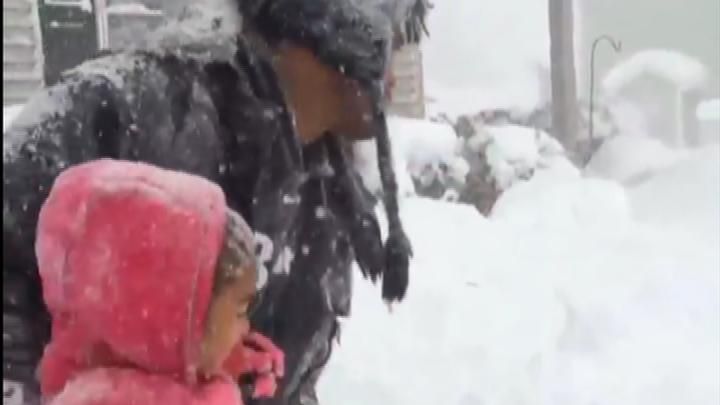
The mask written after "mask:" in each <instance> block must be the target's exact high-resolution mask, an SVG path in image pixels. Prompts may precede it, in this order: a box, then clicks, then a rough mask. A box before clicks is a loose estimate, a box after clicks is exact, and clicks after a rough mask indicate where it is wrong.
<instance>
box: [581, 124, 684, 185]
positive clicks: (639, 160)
mask: <svg viewBox="0 0 720 405" xmlns="http://www.w3.org/2000/svg"><path fill="white" fill-rule="evenodd" d="M682 156H683V152H682V151H680V150H674V149H671V148H669V147H667V146H665V144H664V143H662V142H661V141H659V140H656V139H653V138H649V137H643V136H630V135H620V136H616V137H614V138H611V139H608V140H606V141H605V142H604V143H603V144H602V146H601V147H600V148H599V149H598V150H597V151H596V152H595V154H594V155H593V157H592V159H591V160H590V162H589V163H588V164H587V166H586V167H585V174H586V175H588V176H591V177H598V178H604V179H610V180H615V181H618V182H621V183H623V182H628V181H633V180H638V179H641V178H643V177H647V176H650V175H651V174H652V173H654V172H656V171H658V170H660V169H662V168H665V167H668V166H670V165H672V164H673V163H675V162H677V160H678V159H679V158H681V157H682Z"/></svg>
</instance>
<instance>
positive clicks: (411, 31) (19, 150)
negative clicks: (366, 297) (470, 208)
mask: <svg viewBox="0 0 720 405" xmlns="http://www.w3.org/2000/svg"><path fill="white" fill-rule="evenodd" d="M226 1H230V3H228V4H224V3H221V2H218V3H217V4H214V5H213V7H209V6H208V5H207V4H205V3H200V2H197V3H198V7H195V8H192V7H191V8H188V9H187V10H186V12H185V13H183V15H182V16H181V18H180V20H179V21H177V22H171V23H169V24H167V26H165V27H163V28H161V29H160V31H159V32H158V33H157V35H156V36H154V37H153V38H150V39H149V40H148V41H147V44H146V45H145V46H144V47H143V48H142V49H137V50H134V51H128V52H123V53H118V54H113V55H107V56H105V57H101V58H98V59H95V60H93V61H90V62H87V63H85V64H83V65H81V66H80V67H78V68H76V69H74V70H73V71H70V72H68V73H66V74H65V76H64V77H63V79H62V80H61V81H60V83H58V84H56V85H54V86H53V87H51V88H48V89H46V90H43V91H42V92H40V93H39V94H38V95H37V96H35V97H34V98H33V99H32V100H31V101H30V102H29V103H28V104H27V105H26V107H25V108H24V111H23V112H22V113H21V114H20V116H18V118H17V120H16V121H15V122H14V124H13V125H12V127H11V128H10V129H9V130H8V131H7V132H6V133H5V135H4V139H3V249H4V252H5V255H4V259H3V379H4V380H5V379H7V380H13V381H20V382H22V383H23V384H25V386H26V387H25V388H26V389H28V388H29V389H30V390H32V388H33V387H32V385H33V384H34V381H35V379H34V372H35V367H36V365H37V361H38V359H39V358H40V355H41V353H42V350H43V346H44V344H45V343H46V342H47V340H48V333H49V320H48V315H47V311H46V309H45V306H44V304H43V302H42V298H41V297H42V294H41V291H40V283H39V279H38V276H37V269H36V261H35V256H34V252H33V243H34V239H35V226H36V222H37V214H38V210H39V208H40V206H41V204H42V202H43V201H44V199H45V198H46V196H47V193H48V191H49V189H50V187H51V185H52V182H53V180H54V179H55V177H56V176H57V175H58V173H60V172H61V171H62V170H63V169H65V168H67V167H69V166H71V165H75V164H78V163H81V162H86V161H89V160H93V159H97V158H101V157H109V158H116V159H124V160H135V161H144V162H149V163H153V164H155V165H158V166H161V167H164V168H168V169H173V170H180V171H185V172H190V173H194V174H197V175H201V176H203V177H206V178H208V179H210V180H212V181H214V182H216V183H218V184H219V185H220V186H221V187H222V188H223V190H224V192H225V194H226V195H227V199H228V204H229V206H230V207H231V208H233V209H234V210H236V211H237V212H239V213H241V214H242V216H243V217H244V218H245V220H246V221H247V222H248V223H249V224H250V225H251V226H252V227H253V229H254V231H255V232H256V237H257V240H258V256H259V259H260V260H262V261H263V264H264V265H265V266H266V267H267V269H268V270H269V274H270V279H269V283H268V287H267V289H266V290H265V293H264V296H263V297H262V300H261V302H260V304H259V306H258V308H257V310H256V311H255V313H254V316H253V326H254V327H255V328H257V329H259V330H260V331H261V332H263V333H265V334H266V335H268V336H270V337H271V338H272V339H273V340H274V341H275V342H276V343H277V344H278V345H279V346H280V347H281V348H282V349H283V350H284V352H285V353H286V360H287V372H286V377H285V379H284V380H283V381H281V383H280V387H279V394H278V395H277V396H276V398H275V399H274V400H272V401H268V402H264V403H268V404H301V403H302V404H312V403H316V402H317V398H316V395H315V388H314V385H315V382H316V380H317V377H318V375H319V373H320V371H321V370H322V367H323V366H324V365H325V363H326V362H327V359H328V358H329V355H330V348H331V343H332V339H333V338H334V337H335V336H336V333H337V317H338V316H346V315H348V314H349V309H350V308H349V302H350V293H351V273H350V268H351V263H352V262H353V260H355V261H357V262H358V264H359V266H360V268H361V270H362V272H363V274H364V275H365V276H368V277H371V278H372V279H373V280H377V279H380V278H382V280H383V287H382V290H383V291H382V295H383V298H384V299H386V300H387V301H397V300H401V299H402V298H403V296H404V294H405V291H406V288H407V281H408V275H407V265H408V258H409V256H410V255H411V249H410V246H409V242H408V241H407V238H406V237H405V234H404V232H403V230H402V226H401V224H400V221H399V218H398V212H397V201H396V195H395V194H396V193H395V181H394V176H393V173H392V171H391V170H390V167H391V165H390V153H389V145H388V139H387V133H386V125H385V119H384V118H385V117H384V114H383V112H382V109H381V108H380V104H381V101H382V97H383V94H382V88H383V86H382V80H383V77H384V75H385V74H386V72H387V67H388V58H389V52H390V47H391V40H390V38H391V37H393V35H392V34H393V33H394V34H396V35H395V36H394V37H395V38H405V39H409V40H416V39H417V38H416V37H417V35H416V34H417V33H418V32H419V30H418V28H417V27H418V26H419V25H418V24H419V23H420V22H421V20H422V19H421V17H422V16H423V14H424V10H425V7H424V5H425V3H424V2H423V1H422V0H420V1H418V2H417V3H414V0H413V2H411V3H410V4H411V5H413V6H414V8H413V9H408V8H406V7H398V8H396V9H388V8H386V7H384V6H386V4H376V3H377V1H373V0H369V3H371V4H370V6H372V7H368V8H365V7H357V5H356V4H355V3H358V2H359V1H354V0H347V1H343V0H319V1H315V2H306V1H302V0H276V1H271V0H269V1H253V0H247V1H240V2H238V3H239V4H240V6H239V10H240V13H238V6H237V4H232V1H231V0H226ZM398 4H401V3H398ZM223 7H225V8H223ZM228 7H229V8H228ZM403 10H404V11H403ZM241 14H242V18H240V15H241ZM398 16H399V17H398ZM241 20H242V24H241ZM398 22H399V23H398ZM405 23H407V25H406V26H404V25H403V24H405ZM341 72H342V74H341ZM340 135H344V136H343V137H341V136H340ZM373 135H374V136H377V141H378V142H377V143H378V153H379V162H380V169H381V170H380V171H381V174H382V177H383V183H384V186H385V189H386V190H385V193H384V203H385V207H386V210H387V212H388V220H389V221H388V222H389V232H388V239H387V240H386V241H385V243H384V244H383V242H382V240H381V239H380V232H379V229H378V225H377V221H376V218H375V216H374V212H373V205H374V203H373V201H371V199H370V197H369V196H368V194H367V192H366V190H365V189H364V188H363V186H362V183H361V182H360V180H359V177H358V175H357V173H355V172H354V171H353V169H352V167H351V165H350V164H349V159H348V157H347V156H346V153H345V148H344V147H343V145H342V143H343V142H344V139H345V140H347V139H348V137H366V136H373ZM299 286H302V288H297V287H299ZM299 308H302V309H303V310H302V312H301V313H300V312H298V311H297V310H298V309H299ZM248 403H254V402H253V401H251V400H249V399H248Z"/></svg>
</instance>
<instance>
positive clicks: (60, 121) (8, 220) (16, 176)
mask: <svg viewBox="0 0 720 405" xmlns="http://www.w3.org/2000/svg"><path fill="white" fill-rule="evenodd" d="M110 90H111V88H110V85H109V83H105V82H104V81H103V80H101V79H93V80H87V79H85V80H80V79H79V80H77V81H75V82H69V83H62V84H59V85H57V86H55V87H52V88H49V89H46V90H44V91H42V92H40V93H38V94H37V95H36V97H34V98H33V99H31V100H30V101H29V102H28V103H27V104H26V106H25V107H24V109H23V111H22V112H21V113H20V115H19V116H18V117H17V118H16V120H15V121H14V122H13V125H12V126H11V127H10V128H9V129H8V131H6V132H5V133H4V134H3V251H4V253H5V254H4V255H3V378H8V379H12V380H17V381H21V382H24V383H32V382H34V374H35V367H36V365H37V363H38V361H39V359H40V356H41V354H42V349H43V346H44V344H45V343H46V342H47V340H48V338H49V333H50V320H49V315H48V314H47V311H46V309H45V307H44V304H43V300H42V292H41V287H40V280H39V277H38V273H37V267H36V260H35V253H34V240H35V227H36V225H37V216H38V212H39V210H40V207H41V205H42V203H43V201H44V200H45V198H46V197H47V195H48V193H49V190H50V187H51V186H52V183H53V181H54V179H55V177H56V176H57V175H58V173H59V172H60V171H61V170H63V169H64V168H66V167H68V166H69V165H72V164H75V163H79V162H82V161H86V160H90V159H93V158H96V157H98V156H99V155H100V153H101V151H102V148H103V141H102V137H103V131H104V132H105V133H108V131H107V130H106V128H104V127H103V126H104V125H107V123H110V124H112V120H111V119H107V118H108V117H110V118H111V116H112V113H113V110H112V109H113V104H112V103H111V102H110V101H111V100H110V98H109V95H110V92H109V91H110ZM104 115H105V116H104Z"/></svg>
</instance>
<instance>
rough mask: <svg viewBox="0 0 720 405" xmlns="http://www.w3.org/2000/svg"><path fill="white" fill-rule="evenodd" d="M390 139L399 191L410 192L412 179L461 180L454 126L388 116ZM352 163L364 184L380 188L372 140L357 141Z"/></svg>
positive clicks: (423, 181)
mask: <svg viewBox="0 0 720 405" xmlns="http://www.w3.org/2000/svg"><path fill="white" fill-rule="evenodd" d="M388 131H389V133H390V138H391V139H392V149H393V158H394V164H395V173H396V175H397V177H398V183H399V187H400V192H401V193H402V194H406V195H407V194H413V193H414V185H413V179H414V180H416V181H418V182H420V183H421V184H426V183H429V182H432V181H434V180H436V179H439V180H440V181H443V182H447V181H449V182H454V183H457V184H462V183H464V181H465V175H466V174H467V170H468V169H467V164H466V163H465V162H464V161H463V160H462V158H460V157H459V156H457V153H456V149H457V148H456V145H457V138H456V137H455V132H454V131H453V129H452V128H451V127H450V126H448V125H444V124H438V123H433V122H429V121H423V120H416V119H411V118H401V117H390V118H388ZM355 165H356V167H357V168H358V170H359V171H360V173H362V175H363V180H364V182H365V185H366V187H368V189H369V190H371V191H372V192H375V193H377V192H380V191H381V190H382V187H381V184H380V173H379V172H378V168H377V167H378V166H377V152H376V149H375V141H374V140H370V141H363V142H358V143H357V144H356V147H355Z"/></svg>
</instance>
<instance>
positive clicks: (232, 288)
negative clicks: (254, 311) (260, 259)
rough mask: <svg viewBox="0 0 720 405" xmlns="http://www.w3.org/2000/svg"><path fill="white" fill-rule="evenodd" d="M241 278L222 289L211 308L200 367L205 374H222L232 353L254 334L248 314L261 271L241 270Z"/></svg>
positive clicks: (239, 276)
mask: <svg viewBox="0 0 720 405" xmlns="http://www.w3.org/2000/svg"><path fill="white" fill-rule="evenodd" d="M237 274H238V276H237V277H234V278H232V279H231V281H229V282H228V283H227V284H225V285H223V286H222V288H221V289H220V290H219V291H218V293H217V294H215V296H214V297H213V300H212V302H211V304H210V310H209V312H208V317H207V324H206V329H205V337H204V339H203V346H202V358H201V361H200V367H199V368H200V373H201V374H204V375H213V374H217V373H219V372H220V370H221V367H222V364H223V362H224V361H225V359H226V358H227V357H228V356H229V355H230V352H231V351H232V349H233V348H234V347H235V346H236V345H237V343H238V342H239V341H240V340H241V339H242V338H243V337H245V336H246V335H247V334H248V333H249V332H250V320H249V319H248V315H249V314H248V312H247V311H248V307H249V305H250V302H251V301H252V299H253V297H254V296H255V283H256V279H257V271H256V270H255V268H254V266H253V267H248V268H241V269H238V270H237Z"/></svg>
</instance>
